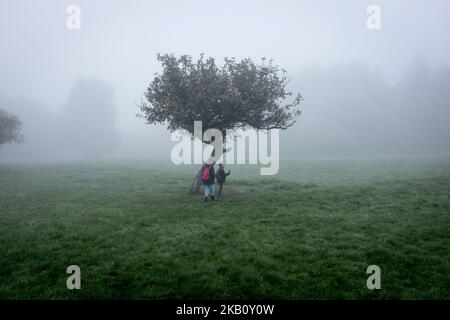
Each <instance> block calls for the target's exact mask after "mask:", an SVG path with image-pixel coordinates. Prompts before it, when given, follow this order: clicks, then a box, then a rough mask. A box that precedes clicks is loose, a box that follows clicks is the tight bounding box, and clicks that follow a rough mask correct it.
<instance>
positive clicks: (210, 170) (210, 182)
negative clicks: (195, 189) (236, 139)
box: [202, 163, 216, 202]
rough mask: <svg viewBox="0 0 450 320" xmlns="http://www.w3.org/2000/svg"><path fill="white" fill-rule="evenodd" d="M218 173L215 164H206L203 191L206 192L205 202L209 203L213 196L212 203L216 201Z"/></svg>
mask: <svg viewBox="0 0 450 320" xmlns="http://www.w3.org/2000/svg"><path fill="white" fill-rule="evenodd" d="M215 179H216V173H215V171H214V163H213V164H206V163H205V164H204V165H203V168H202V181H203V189H204V190H205V202H207V201H208V196H211V201H213V200H214V193H215V191H214V180H215Z"/></svg>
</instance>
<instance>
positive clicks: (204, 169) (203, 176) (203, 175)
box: [202, 166, 211, 181]
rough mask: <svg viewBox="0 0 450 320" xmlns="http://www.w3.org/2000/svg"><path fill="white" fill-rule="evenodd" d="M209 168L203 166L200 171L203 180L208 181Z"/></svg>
mask: <svg viewBox="0 0 450 320" xmlns="http://www.w3.org/2000/svg"><path fill="white" fill-rule="evenodd" d="M210 171H211V168H210V167H208V166H204V167H203V171H202V180H203V181H209V175H210Z"/></svg>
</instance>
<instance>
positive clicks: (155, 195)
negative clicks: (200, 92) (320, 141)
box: [0, 159, 450, 299]
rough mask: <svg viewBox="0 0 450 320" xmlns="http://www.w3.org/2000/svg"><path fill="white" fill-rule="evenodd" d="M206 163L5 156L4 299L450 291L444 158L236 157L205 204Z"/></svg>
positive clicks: (374, 295) (0, 180) (440, 294)
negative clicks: (36, 161)
mask: <svg viewBox="0 0 450 320" xmlns="http://www.w3.org/2000/svg"><path fill="white" fill-rule="evenodd" d="M196 170H197V168H196V167H195V166H192V167H190V169H188V170H186V168H185V167H184V168H180V167H177V166H174V165H170V166H169V165H165V164H163V163H158V162H152V163H150V164H149V163H144V162H130V161H128V162H123V163H117V162H114V163H103V164H89V163H71V164H70V163H69V164H67V163H66V164H60V165H39V166H37V165H8V166H6V165H3V166H0V185H1V186H2V188H0V219H1V224H0V280H1V281H0V298H3V299H6V298H7V299H14V298H18V299H30V298H33V299H38V298H42V299H60V298H72V299H76V298H86V299H100V298H102V299H117V298H122V299H124V298H129V299H142V298H145V299H163V298H198V299H208V298H217V299H220V298H235V299H236V298H273V299H317V298H318V299H340V298H343V299H393V298H395V299H398V298H405V299H449V298H450V294H449V291H448V288H449V287H450V282H449V277H448V270H449V267H450V264H449V263H450V260H449V257H450V245H449V243H450V233H449V232H448V230H450V216H449V214H448V213H449V212H450V200H449V194H450V162H449V160H448V159H446V160H445V159H444V160H442V161H441V160H423V161H422V160H408V159H406V160H398V161H397V160H389V161H384V160H383V161H381V160H380V161H362V160H348V161H329V160H314V161H308V160H299V159H297V160H293V161H284V162H282V163H281V171H280V175H279V176H277V177H276V178H267V177H261V176H259V175H258V170H257V168H256V167H252V166H233V168H232V172H233V175H232V176H230V178H229V179H227V183H226V185H225V187H224V197H223V199H222V200H221V201H217V202H208V203H203V202H202V201H201V200H202V199H201V196H200V195H199V196H196V195H191V194H190V193H189V192H187V191H186V190H185V185H186V184H187V183H188V182H189V181H190V180H191V177H192V175H193V174H194V173H195V172H196ZM237 177H239V178H237ZM71 264H77V265H79V266H80V267H81V278H82V286H81V290H73V291H70V290H68V289H67V288H66V279H67V277H68V275H67V274H66V273H65V270H66V267H67V266H68V265H71ZM371 264H377V265H379V266H380V267H381V270H382V276H381V283H382V284H381V291H370V290H368V289H367V288H366V279H367V276H368V275H367V274H366V268H367V266H368V265H371Z"/></svg>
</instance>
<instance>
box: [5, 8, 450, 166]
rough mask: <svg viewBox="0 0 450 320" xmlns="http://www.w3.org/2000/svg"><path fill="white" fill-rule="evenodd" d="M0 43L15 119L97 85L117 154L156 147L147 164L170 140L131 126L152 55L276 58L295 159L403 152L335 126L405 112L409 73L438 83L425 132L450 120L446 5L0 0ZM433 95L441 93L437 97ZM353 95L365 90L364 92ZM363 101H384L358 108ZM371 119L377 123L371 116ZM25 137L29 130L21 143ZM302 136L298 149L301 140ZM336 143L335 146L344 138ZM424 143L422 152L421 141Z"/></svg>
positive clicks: (61, 106) (52, 112) (137, 123)
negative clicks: (372, 21) (292, 99)
mask: <svg viewBox="0 0 450 320" xmlns="http://www.w3.org/2000/svg"><path fill="white" fill-rule="evenodd" d="M71 4H77V5H79V6H80V8H81V30H68V29H67V27H66V19H67V17H68V14H67V13H66V9H67V6H68V5H71ZM372 4H376V5H379V6H380V8H381V29H380V30H369V29H368V28H367V27H366V20H367V17H368V15H367V13H366V9H367V7H368V6H369V5H372ZM0 40H1V41H0V61H1V64H0V103H2V105H0V108H3V109H6V110H8V111H10V112H15V113H17V114H19V116H22V118H24V122H25V124H26V123H27V121H28V123H30V121H31V122H32V121H33V120H32V119H35V118H36V117H37V118H39V116H35V114H40V115H41V116H43V114H45V113H48V114H49V117H58V115H60V114H61V113H64V114H66V111H67V110H68V109H67V108H68V107H67V105H68V104H70V103H71V102H70V101H74V100H73V92H75V91H74V90H75V89H74V88H79V87H80V86H81V87H83V84H85V83H86V81H88V80H86V81H85V82H83V80H81V82H80V79H99V81H101V82H104V84H98V83H97V84H95V85H94V86H97V87H102V86H109V87H110V88H111V92H112V93H111V95H112V96H111V97H109V96H108V97H105V101H109V100H111V105H112V106H114V107H112V108H113V109H111V110H112V111H111V112H115V113H114V115H115V117H114V120H113V121H114V124H115V126H116V128H117V130H118V132H119V134H120V136H121V138H120V139H121V142H120V143H121V145H122V147H121V149H120V150H121V152H123V155H124V156H130V157H133V156H141V155H144V154H145V152H143V151H142V149H145V148H153V150H154V152H153V155H154V154H155V153H158V152H166V149H167V148H166V146H165V145H167V144H169V143H170V141H169V134H168V133H167V131H166V130H164V129H163V128H162V127H158V126H154V127H149V126H146V125H145V124H144V123H143V121H142V120H141V119H137V118H136V117H135V115H136V113H137V112H138V108H137V107H136V103H138V102H139V101H140V99H141V97H142V95H143V93H144V91H145V89H146V86H147V85H148V83H149V82H150V81H151V80H152V75H153V74H154V73H155V72H159V71H160V66H159V65H158V64H157V61H156V53H158V52H161V53H175V54H190V55H193V56H194V57H198V55H199V54H200V53H202V52H204V53H205V54H206V55H207V56H213V57H215V58H217V59H218V60H219V61H220V60H221V59H222V58H223V57H225V56H233V57H236V58H243V57H251V58H254V59H259V58H261V57H267V58H273V59H274V62H275V63H276V64H279V65H281V66H282V67H284V68H285V69H287V71H288V73H289V75H290V76H291V78H292V83H291V86H290V88H291V89H293V90H295V91H300V92H301V93H302V94H303V96H304V98H305V101H304V104H303V106H302V109H303V111H304V114H303V116H302V118H300V119H299V122H298V124H297V125H296V128H293V129H292V133H291V137H289V131H287V132H286V133H285V135H284V136H285V137H286V141H287V143H288V144H289V146H288V147H287V148H286V149H287V150H291V151H292V150H297V149H298V146H303V149H302V148H299V149H298V152H299V153H302V150H304V151H305V152H309V153H315V152H317V153H323V154H326V153H327V151H329V152H330V153H334V152H336V151H337V152H338V151H339V150H340V149H339V148H340V147H341V146H346V147H348V148H349V149H352V150H359V149H358V148H359V147H360V146H366V147H367V145H369V144H371V145H376V146H377V147H376V148H375V149H373V151H374V152H376V151H377V150H380V152H381V151H392V149H395V148H397V146H398V145H392V146H391V147H389V148H383V145H384V141H388V140H389V141H392V139H390V138H388V137H385V139H384V140H382V139H378V140H377V141H369V140H370V139H369V140H361V141H357V142H358V143H356V142H355V141H353V142H352V143H349V144H346V143H343V141H344V140H345V139H351V137H354V135H355V132H358V130H360V131H364V130H365V129H366V128H367V126H366V125H365V124H364V123H363V122H361V121H360V120H361V119H360V118H355V120H354V121H351V122H349V123H350V124H351V126H354V125H355V123H356V124H361V126H360V127H357V126H356V127H353V129H354V130H353V131H347V132H343V131H345V130H346V128H348V123H347V125H346V124H345V123H344V125H343V127H340V125H341V124H342V121H341V120H345V119H348V117H354V116H355V114H358V112H360V114H362V115H367V114H371V113H370V112H371V110H372V111H373V110H374V109H376V108H377V106H379V104H382V105H384V106H385V110H387V111H386V112H390V110H391V107H388V106H390V105H396V106H398V105H399V103H403V104H409V102H408V99H407V98H406V97H408V96H409V93H412V91H416V89H417V88H422V84H421V82H420V81H416V82H414V81H412V82H413V83H410V82H411V81H410V82H408V81H406V80H405V77H408V75H410V76H411V75H412V76H411V77H413V76H414V75H415V74H414V72H418V73H417V74H416V76H417V78H413V79H416V80H417V79H419V78H420V79H422V80H423V79H424V74H425V73H426V74H428V73H431V75H430V79H431V80H429V81H428V82H427V83H433V85H432V86H430V88H429V91H427V93H426V95H425V94H424V96H423V97H422V96H420V97H418V99H419V100H420V99H421V98H423V100H424V101H428V102H427V103H432V104H433V105H434V104H436V105H438V107H436V108H437V109H439V110H438V111H436V113H433V114H435V115H436V116H435V117H434V118H433V117H431V118H430V119H429V121H431V122H429V123H427V126H428V127H427V128H429V127H430V128H431V127H432V126H433V123H432V121H434V119H441V118H442V117H443V116H444V118H445V117H446V116H447V115H448V116H449V117H450V113H449V111H448V108H447V109H445V106H446V105H447V106H449V107H450V100H448V99H449V96H448V94H447V95H445V96H444V95H442V96H441V93H445V91H446V89H445V87H448V85H449V84H450V83H442V82H445V81H447V80H449V77H448V68H449V66H450V1H445V0H442V1H439V0H432V1H414V0H401V1H400V0H397V1H396V0H389V1H363V0H342V1H329V0H327V1H317V0H314V1H313V0H309V1H264V0H259V1H256V0H250V1H248V0H246V1H242V0H240V1H214V0H209V1H206V0H204V1H190V0H189V1H170V0H169V1H144V0H142V1H138V0H133V1H124V0H121V1H119V0H109V1H107V0H102V1H100V0H88V1H82V0H70V1H51V0H40V1H32V0H28V1H24V0H2V1H1V2H0ZM421 68H422V69H421ZM417 70H419V71H417ZM442 72H443V73H442ZM346 81H347V82H346ZM351 81H354V82H353V83H352V82H351ZM366 81H367V83H366ZM94 82H95V81H94ZM342 82H344V83H346V85H343V84H342ZM77 83H78V85H77ZM80 83H81V84H80ZM353 84H354V86H353ZM77 86H78V87H77ZM339 86H342V91H335V92H334V93H333V92H331V93H330V95H328V93H329V92H330V88H337V87H339ZM368 86H371V87H370V89H368ZM436 86H441V87H439V88H438V89H436V90H438V91H436V94H433V93H434V90H435V88H436ZM358 88H361V90H362V91H360V92H359V93H358V92H357V90H358ZM345 90H348V92H349V94H350V93H354V96H353V95H347V96H346V95H345V94H344V93H342V92H345ZM367 90H368V91H367ZM405 90H406V91H405ZM408 90H410V91H408ZM331 91H333V90H331ZM368 94H369V95H370V94H373V95H374V97H376V99H379V100H376V99H375V100H376V101H374V99H370V98H369V101H368V100H365V97H367V95H368ZM94 95H95V93H94ZM71 97H72V98H71ZM319 97H321V100H318V98H319ZM335 97H336V98H335ZM426 97H428V98H430V97H431V98H430V99H431V100H430V99H425V98H426ZM71 99H72V100H71ZM402 99H403V100H402ZM445 99H447V100H445ZM75 100H76V99H75ZM399 101H403V102H399ZM415 101H417V99H416V100H415ZM105 103H106V102H105ZM106 104H108V105H109V102H108V103H106ZM343 104H345V106H344V105H343ZM349 105H353V108H349ZM402 107H404V106H403V105H401V106H400V107H396V108H397V109H398V110H396V111H395V112H394V113H392V114H390V116H388V115H387V114H385V117H384V118H385V119H389V121H390V120H392V117H398V119H402V121H403V118H404V117H403V115H404V114H406V113H408V111H407V110H408V109H407V108H405V109H404V110H403V109H402ZM422 107H423V106H422ZM356 108H358V109H356ZM361 108H362V109H361ZM418 108H419V107H418ZM437 109H436V110H437ZM333 110H334V111H336V112H337V110H341V111H342V112H341V113H340V114H338V115H336V117H334V116H331V115H330V114H333ZM354 110H359V111H357V112H356V113H355V112H354ZM361 110H363V111H361ZM433 110H434V109H433ZM403 111H404V112H405V113H403ZM27 113H28V114H27ZM99 115H100V114H96V116H99ZM417 117H418V119H419V120H417V119H412V120H411V121H418V122H420V121H423V116H421V115H420V116H419V114H418V115H417ZM29 119H30V120H29ZM333 119H340V121H339V122H333ZM371 119H372V121H375V120H373V119H376V116H375V117H374V118H371ZM396 119H397V118H396ZM405 119H407V118H405ZM421 119H422V120H421ZM43 121H44V122H45V121H46V120H43ZM405 121H407V120H405ZM405 121H403V122H401V121H397V122H395V123H392V124H391V125H390V126H389V123H386V122H384V123H385V125H380V126H377V127H376V128H373V130H374V131H372V134H371V136H373V135H374V134H375V132H376V133H380V134H381V132H386V130H385V128H386V126H388V129H387V131H389V130H391V131H392V135H394V136H395V137H396V138H397V139H399V140H401V139H406V138H404V137H408V134H412V133H410V132H413V129H411V128H410V129H408V130H410V131H408V133H405V130H403V131H402V130H397V129H395V128H398V126H399V123H404V122H405ZM441 121H444V122H443V123H441V124H440V126H442V127H445V126H446V124H447V123H448V122H450V118H447V119H444V120H442V119H441ZM58 122H60V121H59V120H58ZM370 125H371V124H370ZM30 126H31V127H33V128H34V130H35V131H33V133H32V135H35V134H37V133H36V132H37V131H39V130H40V127H39V125H38V124H31V125H30ZM105 126H108V124H105ZM411 126H412V125H410V127H411ZM414 126H415V127H416V125H414ZM108 128H109V127H108ZM439 128H440V127H439ZM30 130H31V129H30ZM108 130H109V129H108ZM439 130H441V129H439ZM442 130H443V131H442V132H438V133H436V132H433V133H432V135H431V134H430V139H435V138H436V137H438V138H439V139H443V140H447V138H448V137H444V136H442V135H443V134H444V135H445V134H447V133H448V131H445V130H444V129H442ZM400 131H401V132H400ZM28 132H29V133H30V132H31V131H28ZM324 132H325V133H324ZM327 132H328V133H329V134H328V133H327ZM402 132H403V133H402ZM26 133H27V131H26V130H25V140H26V139H27V135H26ZM299 133H300V134H301V136H300V138H298V136H297V134H299ZM340 134H341V136H340ZM401 134H403V136H402V135H401ZM47 135H52V133H47ZM420 136H422V135H420ZM302 137H304V140H303V141H299V139H300V140H301V139H302ZM333 137H340V138H339V139H337V140H340V141H337V140H333ZM362 137H363V138H361V139H364V134H362ZM367 137H369V134H368V135H367ZM402 137H403V138H402ZM394 140H395V139H394ZM32 141H34V140H32ZM52 141H53V142H52V143H57V142H55V140H52ZM142 141H145V143H144V144H142ZM345 141H349V140H345ZM414 141H417V139H416V138H414ZM61 143H62V142H61ZM290 143H292V144H290ZM296 143H298V145H296ZM423 143H424V145H429V143H428V142H427V141H424V142H423ZM29 144H30V142H29ZM401 146H405V150H408V151H411V150H414V148H415V145H414V144H411V145H408V146H406V145H405V144H404V143H403V144H401ZM447 146H448V144H445V143H444V142H442V143H437V144H436V148H437V149H439V150H440V151H442V152H441V153H445V152H446V151H449V150H445V148H446V147H447ZM25 147H26V143H25V144H24V145H22V146H7V147H5V148H4V150H11V152H12V153H13V152H14V150H19V151H17V152H18V153H17V154H19V155H20V154H21V153H20V148H25ZM29 147H30V145H29ZM8 148H9V149H8ZM2 149H3V147H2ZM344 149H345V148H344ZM388 149H389V150H388ZM361 150H362V151H367V150H370V148H369V149H368V148H363V149H361ZM418 150H419V149H418ZM291 153H292V152H291ZM338 153H339V152H338ZM417 153H420V152H419V151H418V152H417ZM2 156H3V157H6V158H5V159H8V157H7V156H5V155H2Z"/></svg>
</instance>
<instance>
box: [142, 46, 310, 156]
mask: <svg viewBox="0 0 450 320" xmlns="http://www.w3.org/2000/svg"><path fill="white" fill-rule="evenodd" d="M157 59H158V61H159V62H160V63H161V64H162V73H161V74H155V77H154V79H153V81H152V82H151V83H150V85H149V86H148V88H147V91H146V92H145V95H144V99H143V101H142V103H141V104H140V105H139V108H140V111H141V112H140V113H139V114H138V116H139V117H141V118H143V119H145V120H146V122H147V124H156V123H160V124H166V125H167V128H168V129H169V130H171V131H174V130H185V131H187V132H188V133H190V134H191V135H192V136H193V135H194V121H202V131H203V132H202V134H203V133H204V132H205V131H206V130H208V129H212V128H214V129H218V130H220V131H221V132H222V136H223V138H224V141H223V142H222V145H223V143H225V138H226V130H227V129H228V130H233V129H244V130H245V129H249V128H253V129H256V130H260V129H265V130H271V129H287V128H288V127H290V126H292V125H293V124H294V123H295V121H296V120H295V118H296V116H297V115H299V114H300V111H299V110H298V109H297V107H298V106H299V105H300V102H301V100H302V97H301V95H300V94H298V95H296V96H295V97H294V99H293V100H292V101H291V102H288V103H285V104H283V103H284V101H285V100H286V99H287V98H288V97H289V96H291V95H292V92H289V91H287V90H286V86H287V84H288V81H289V80H288V78H287V76H286V71H285V70H284V69H282V68H280V67H279V66H277V65H274V64H273V63H272V60H269V61H266V59H265V58H263V59H262V61H261V63H259V64H257V63H255V62H254V61H253V60H251V59H249V58H248V59H243V60H241V61H236V60H235V59H234V58H225V60H224V64H223V65H221V66H219V65H217V64H216V61H215V59H214V58H211V57H210V58H204V56H203V54H202V55H201V56H200V58H199V59H198V60H197V61H193V59H192V57H191V56H188V55H182V56H180V57H176V56H174V55H169V54H164V55H161V54H158V55H157ZM206 143H208V142H206ZM224 151H226V150H224ZM213 154H214V151H213Z"/></svg>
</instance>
